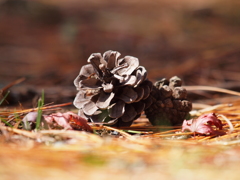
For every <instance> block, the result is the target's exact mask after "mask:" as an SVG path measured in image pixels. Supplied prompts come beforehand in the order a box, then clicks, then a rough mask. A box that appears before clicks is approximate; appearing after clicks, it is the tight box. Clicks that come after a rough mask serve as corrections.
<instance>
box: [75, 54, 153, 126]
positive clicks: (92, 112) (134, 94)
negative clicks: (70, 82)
mask: <svg viewBox="0 0 240 180" xmlns="http://www.w3.org/2000/svg"><path fill="white" fill-rule="evenodd" d="M119 56H120V53H119V52H117V51H111V50H110V51H106V52H105V53H104V54H103V56H102V55H101V54H100V53H94V54H92V55H91V56H90V57H89V58H88V63H90V64H87V65H84V66H83V67H82V68H81V70H80V73H79V75H78V76H77V78H76V79H75V80H74V84H75V86H76V87H77V90H78V91H79V92H78V94H77V96H76V97H75V100H74V102H73V104H74V105H75V106H76V107H77V108H78V109H79V115H80V116H82V117H85V118H87V119H89V120H91V121H93V122H103V123H106V124H109V125H112V126H130V125H131V124H132V122H133V120H135V119H137V118H138V117H140V115H141V113H142V112H143V111H144V109H145V108H146V107H147V106H146V103H144V102H143V101H145V100H146V99H147V98H148V96H149V94H150V92H151V89H152V83H151V82H150V81H148V80H147V71H146V69H145V68H144V67H143V66H139V61H138V58H135V57H132V56H125V57H124V58H122V59H118V58H119ZM148 105H149V104H148Z"/></svg>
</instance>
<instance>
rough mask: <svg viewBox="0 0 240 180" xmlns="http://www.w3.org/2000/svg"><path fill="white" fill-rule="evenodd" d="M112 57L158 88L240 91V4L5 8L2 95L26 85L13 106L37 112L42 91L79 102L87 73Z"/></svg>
mask: <svg viewBox="0 0 240 180" xmlns="http://www.w3.org/2000/svg"><path fill="white" fill-rule="evenodd" d="M107 50H115V51H119V52H120V53H121V54H122V56H121V57H124V56H126V55H132V56H135V57H138V58H139V60H140V64H141V65H142V66H145V67H146V69H147V70H148V77H149V79H150V80H152V81H156V80H158V79H161V78H163V77H166V78H170V77H172V76H174V75H177V76H179V77H180V78H182V80H183V81H184V85H208V86H217V87H223V88H227V89H232V90H237V91H239V90H240V70H239V69H240V1H238V0H229V1H225V0H195V1H192V0H181V1H178V0H148V1H140V0H131V1H128V0H114V1H113V0H101V1H97V0H81V1H79V0H0V89H1V88H4V87H6V85H8V84H9V83H12V82H14V81H16V80H17V79H19V78H22V77H24V78H25V81H23V82H22V83H20V84H18V85H15V86H13V87H12V88H11V89H10V90H11V93H10V95H9V99H8V105H16V104H18V103H19V102H20V103H24V102H25V101H30V102H31V103H28V104H25V107H32V106H34V102H33V101H34V100H33V99H34V98H35V97H36V95H38V94H39V93H41V91H42V89H44V91H45V96H46V98H47V101H48V102H54V103H63V102H69V101H72V100H73V98H74V96H75V94H76V90H75V87H74V86H73V80H74V78H75V77H76V76H77V75H78V73H79V70H80V68H81V66H82V65H84V64H86V63H87V62H86V61H87V59H88V57H89V56H90V54H91V53H95V52H100V53H102V54H103V53H104V52H105V51H107ZM202 96H204V95H202ZM205 97H207V95H205Z"/></svg>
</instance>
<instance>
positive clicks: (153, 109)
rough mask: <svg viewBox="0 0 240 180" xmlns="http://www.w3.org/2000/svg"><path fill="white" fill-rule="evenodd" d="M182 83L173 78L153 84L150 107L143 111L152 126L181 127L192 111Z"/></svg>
mask: <svg viewBox="0 0 240 180" xmlns="http://www.w3.org/2000/svg"><path fill="white" fill-rule="evenodd" d="M181 85H182V81H181V79H180V78H179V77H177V76H174V77H172V78H171V79H170V80H169V81H168V80H167V79H165V78H164V79H162V80H160V81H157V82H156V83H155V86H153V88H152V91H151V94H150V96H149V97H148V98H149V99H151V101H152V105H151V106H150V107H149V108H147V109H145V114H146V116H147V118H148V119H149V121H150V122H151V123H152V125H155V126H159V125H165V126H176V125H181V124H182V122H183V120H184V119H185V118H186V117H187V115H188V113H189V111H191V109H192V103H191V102H190V101H188V100H187V91H186V89H184V88H183V87H181Z"/></svg>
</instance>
